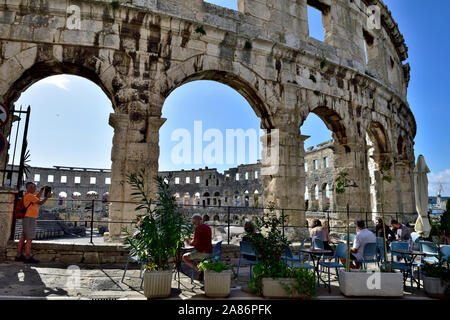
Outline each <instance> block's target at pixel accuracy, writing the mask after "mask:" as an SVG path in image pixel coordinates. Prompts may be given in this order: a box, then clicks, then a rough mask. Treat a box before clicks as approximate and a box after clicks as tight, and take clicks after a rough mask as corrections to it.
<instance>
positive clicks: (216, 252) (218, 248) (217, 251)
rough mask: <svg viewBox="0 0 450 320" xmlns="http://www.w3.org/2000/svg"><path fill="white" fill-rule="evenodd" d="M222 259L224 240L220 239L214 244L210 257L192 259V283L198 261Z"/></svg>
mask: <svg viewBox="0 0 450 320" xmlns="http://www.w3.org/2000/svg"><path fill="white" fill-rule="evenodd" d="M221 259H222V241H219V242H217V243H216V244H215V245H214V248H213V252H212V253H211V254H210V255H209V256H208V257H206V258H204V259H202V260H193V261H192V274H191V283H193V282H194V271H195V266H196V265H197V263H199V262H202V261H206V260H216V261H219V260H221Z"/></svg>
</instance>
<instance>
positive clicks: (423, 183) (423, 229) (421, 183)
mask: <svg viewBox="0 0 450 320" xmlns="http://www.w3.org/2000/svg"><path fill="white" fill-rule="evenodd" d="M429 172H430V169H428V166H427V164H426V162H425V158H424V157H423V156H422V155H420V156H419V158H418V159H417V164H416V167H415V169H414V192H415V196H416V210H417V213H418V215H419V216H418V218H417V221H416V226H415V230H416V232H417V233H418V234H419V235H420V236H421V237H428V236H429V234H430V230H431V226H430V222H429V221H428V215H427V211H428V177H427V174H428V173H429Z"/></svg>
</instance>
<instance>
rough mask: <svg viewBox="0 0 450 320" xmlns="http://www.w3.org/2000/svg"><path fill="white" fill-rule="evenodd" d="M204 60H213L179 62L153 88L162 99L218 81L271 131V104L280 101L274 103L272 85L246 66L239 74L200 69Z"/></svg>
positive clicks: (275, 95) (274, 93)
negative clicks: (191, 85)
mask: <svg viewBox="0 0 450 320" xmlns="http://www.w3.org/2000/svg"><path fill="white" fill-rule="evenodd" d="M204 59H214V58H213V57H210V56H206V57H205V56H203V55H201V56H196V57H192V58H190V59H187V60H186V61H184V62H182V63H179V64H177V65H173V66H172V67H171V68H170V69H169V70H167V72H166V75H167V76H166V77H165V78H164V79H159V80H158V81H157V82H156V85H155V87H156V89H157V90H159V96H160V98H161V99H162V100H165V99H166V98H167V97H168V96H169V95H170V93H171V92H172V91H174V90H175V89H176V88H178V87H181V86H182V85H184V84H186V83H189V82H192V81H196V80H211V81H217V82H220V83H222V84H225V85H227V86H229V87H231V88H233V89H234V90H236V91H237V92H239V93H240V94H241V95H242V96H243V97H244V98H245V99H246V100H247V101H248V103H249V104H250V106H251V107H252V109H253V110H254V112H255V114H256V115H257V116H258V117H259V118H260V119H261V126H262V127H263V128H264V129H272V128H274V124H273V119H272V112H271V110H273V109H274V107H273V105H274V104H276V103H277V102H278V103H279V101H276V99H277V97H278V98H279V94H277V93H276V92H272V90H273V89H272V88H271V86H268V85H264V84H265V82H266V80H264V79H262V78H261V77H260V76H259V75H258V74H257V73H256V72H254V71H253V70H251V69H248V68H245V67H243V68H242V69H240V73H239V75H238V74H236V73H233V72H231V71H230V70H225V69H222V70H221V69H219V68H211V69H207V68H205V69H203V66H204V65H205V63H204V62H203V60H204ZM217 65H219V64H217ZM262 89H264V90H262ZM274 100H275V101H274ZM161 107H162V104H161Z"/></svg>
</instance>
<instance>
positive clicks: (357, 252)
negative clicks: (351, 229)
mask: <svg viewBox="0 0 450 320" xmlns="http://www.w3.org/2000/svg"><path fill="white" fill-rule="evenodd" d="M356 227H357V229H358V233H357V234H356V237H355V241H354V242H353V248H351V249H350V260H352V262H351V263H350V267H351V268H352V269H359V268H361V263H360V262H354V261H355V260H363V257H364V246H365V245H366V244H367V243H377V239H376V237H375V234H374V233H373V232H372V231H370V230H369V229H366V224H365V223H364V220H358V221H356ZM341 260H342V263H343V264H345V262H346V259H341Z"/></svg>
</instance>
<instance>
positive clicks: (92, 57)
mask: <svg viewBox="0 0 450 320" xmlns="http://www.w3.org/2000/svg"><path fill="white" fill-rule="evenodd" d="M103 54H106V53H103ZM106 55H107V56H108V55H109V54H106ZM107 56H102V54H101V53H100V50H99V49H94V48H87V47H77V48H73V47H64V46H60V45H59V46H57V45H54V46H53V45H49V44H37V45H36V46H33V47H31V48H28V49H24V50H22V51H19V52H18V53H17V54H16V55H15V56H13V57H11V58H10V59H8V60H4V61H3V62H2V66H5V65H8V64H9V65H14V64H15V65H16V67H15V68H11V69H8V77H7V79H8V81H9V85H8V86H5V87H0V96H3V100H4V101H5V103H6V104H8V105H11V104H13V103H14V102H15V101H16V100H17V99H18V98H19V96H20V94H21V93H22V92H24V91H25V90H26V89H27V88H29V87H30V86H31V85H33V84H34V83H36V82H37V81H39V80H42V79H44V78H47V77H49V76H54V75H60V74H69V75H75V76H79V77H82V78H85V79H88V80H90V81H92V82H94V83H95V84H96V85H98V86H99V87H100V88H101V89H102V91H103V92H104V93H105V94H106V96H107V97H108V98H109V99H110V101H111V104H112V106H113V109H114V110H116V109H117V106H118V99H117V96H116V95H115V90H114V89H115V87H117V84H115V83H114V81H115V80H114V79H116V78H117V73H116V70H115V67H114V66H113V65H111V64H110V63H109V62H107V59H108V57H107ZM112 75H116V76H115V77H114V76H112ZM116 80H117V79H116Z"/></svg>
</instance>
